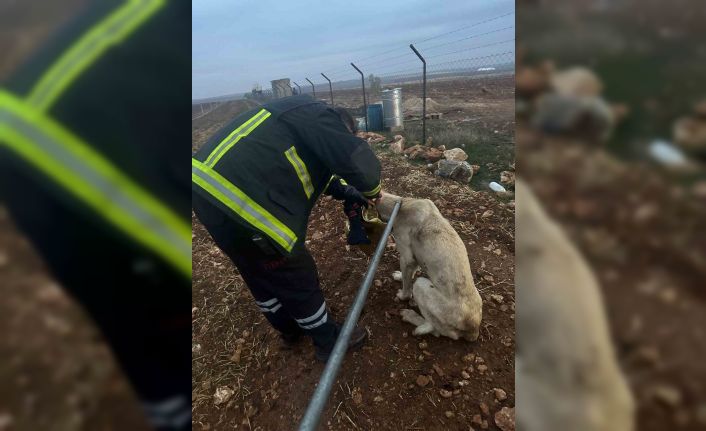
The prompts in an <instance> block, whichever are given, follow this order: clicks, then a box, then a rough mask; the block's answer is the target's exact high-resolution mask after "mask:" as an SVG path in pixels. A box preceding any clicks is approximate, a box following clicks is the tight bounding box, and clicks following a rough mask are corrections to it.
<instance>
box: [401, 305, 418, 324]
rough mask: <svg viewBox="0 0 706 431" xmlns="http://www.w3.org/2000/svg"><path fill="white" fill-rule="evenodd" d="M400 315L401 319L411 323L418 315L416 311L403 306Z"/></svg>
mask: <svg viewBox="0 0 706 431" xmlns="http://www.w3.org/2000/svg"><path fill="white" fill-rule="evenodd" d="M400 317H402V320H404V321H405V322H410V323H412V322H413V321H414V320H416V319H417V317H419V315H418V314H417V312H416V311H414V310H410V309H409V308H404V309H402V310H400Z"/></svg>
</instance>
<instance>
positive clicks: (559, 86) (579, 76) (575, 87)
mask: <svg viewBox="0 0 706 431" xmlns="http://www.w3.org/2000/svg"><path fill="white" fill-rule="evenodd" d="M550 84H551V86H552V88H553V89H554V91H556V92H557V93H559V94H561V95H564V96H572V97H597V96H600V95H601V93H602V92H603V83H602V82H601V80H600V78H598V76H597V75H596V74H595V73H593V71H591V70H590V69H587V68H585V67H572V68H569V69H565V70H562V71H560V72H556V73H554V75H553V76H552V77H551V79H550Z"/></svg>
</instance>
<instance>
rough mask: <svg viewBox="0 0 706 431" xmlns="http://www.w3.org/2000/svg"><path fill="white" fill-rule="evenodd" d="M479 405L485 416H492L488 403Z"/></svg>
mask: <svg viewBox="0 0 706 431" xmlns="http://www.w3.org/2000/svg"><path fill="white" fill-rule="evenodd" d="M478 407H479V408H480V412H481V413H482V414H483V416H490V408H489V407H488V404H486V403H480V405H479V406H478Z"/></svg>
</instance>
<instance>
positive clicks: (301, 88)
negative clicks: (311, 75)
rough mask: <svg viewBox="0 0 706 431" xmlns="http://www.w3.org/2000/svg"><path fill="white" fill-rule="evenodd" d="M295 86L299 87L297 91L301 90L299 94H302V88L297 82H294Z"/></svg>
mask: <svg viewBox="0 0 706 431" xmlns="http://www.w3.org/2000/svg"><path fill="white" fill-rule="evenodd" d="M292 82H294V81H292ZM294 85H296V86H297V89H299V94H302V88H301V87H300V86H299V84H297V83H296V82H294Z"/></svg>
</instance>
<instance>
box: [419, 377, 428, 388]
mask: <svg viewBox="0 0 706 431" xmlns="http://www.w3.org/2000/svg"><path fill="white" fill-rule="evenodd" d="M429 381H430V379H429V377H427V376H425V375H423V374H420V375H419V376H417V386H419V387H422V388H423V387H425V386H426V385H428V384H429Z"/></svg>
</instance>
